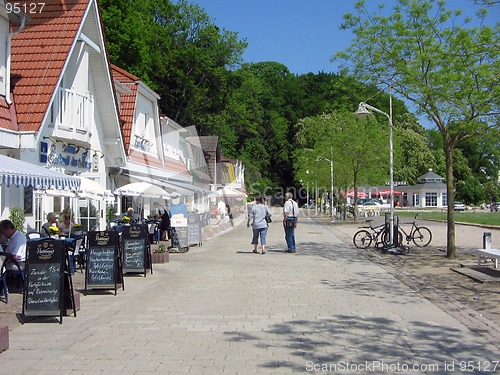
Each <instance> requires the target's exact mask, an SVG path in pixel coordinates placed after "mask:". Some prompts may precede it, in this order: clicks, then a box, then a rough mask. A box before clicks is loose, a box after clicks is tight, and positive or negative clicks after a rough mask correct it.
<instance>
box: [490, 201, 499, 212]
mask: <svg viewBox="0 0 500 375" xmlns="http://www.w3.org/2000/svg"><path fill="white" fill-rule="evenodd" d="M490 211H491V212H498V211H500V202H495V203H492V204H491V205H490Z"/></svg>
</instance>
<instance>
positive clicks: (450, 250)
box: [444, 139, 457, 259]
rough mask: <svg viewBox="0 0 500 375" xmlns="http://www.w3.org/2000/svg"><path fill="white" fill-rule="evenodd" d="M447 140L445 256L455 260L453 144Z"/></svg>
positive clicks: (445, 150) (445, 149)
mask: <svg viewBox="0 0 500 375" xmlns="http://www.w3.org/2000/svg"><path fill="white" fill-rule="evenodd" d="M450 143H451V141H450V140H449V139H445V146H444V153H445V158H446V191H447V194H448V215H447V219H448V220H447V221H448V231H447V247H446V256H447V257H448V258H451V259H453V258H456V257H457V253H456V247H455V211H454V207H453V205H454V204H453V203H454V202H455V181H454V179H453V144H450Z"/></svg>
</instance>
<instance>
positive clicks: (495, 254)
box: [477, 249, 500, 268]
mask: <svg viewBox="0 0 500 375" xmlns="http://www.w3.org/2000/svg"><path fill="white" fill-rule="evenodd" d="M477 251H478V252H479V253H478V254H477V265H478V267H481V259H482V258H484V259H488V258H493V259H495V268H498V259H500V250H499V249H477Z"/></svg>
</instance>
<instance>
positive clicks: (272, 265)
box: [0, 218, 499, 375]
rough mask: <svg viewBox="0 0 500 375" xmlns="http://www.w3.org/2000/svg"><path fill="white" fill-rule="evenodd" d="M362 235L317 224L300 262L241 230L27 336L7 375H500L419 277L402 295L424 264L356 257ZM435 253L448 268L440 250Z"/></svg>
mask: <svg viewBox="0 0 500 375" xmlns="http://www.w3.org/2000/svg"><path fill="white" fill-rule="evenodd" d="M355 229H356V228H355V226H354V225H353V226H350V227H349V226H347V225H346V226H344V225H332V224H330V223H321V222H319V221H317V220H310V221H309V220H307V218H304V219H303V220H302V221H301V223H300V224H299V227H298V229H297V242H298V244H297V245H298V254H297V255H292V254H286V253H284V252H283V249H284V239H283V229H282V228H281V225H280V223H279V222H276V221H275V222H273V223H272V224H271V227H270V231H269V235H268V243H269V248H268V253H267V254H266V255H261V254H258V255H257V254H253V253H252V252H251V245H250V244H249V242H250V230H249V229H247V228H246V227H245V226H244V225H239V226H238V227H235V228H233V229H232V230H230V231H229V232H226V233H225V234H223V235H221V236H219V237H217V238H215V239H212V240H210V241H208V242H206V243H204V244H203V246H201V247H193V248H192V249H191V250H190V251H189V252H188V253H187V254H171V262H170V263H166V264H160V265H156V266H155V268H154V274H153V275H150V274H148V275H147V277H142V276H133V275H127V276H126V277H125V290H124V291H122V290H119V291H118V294H117V295H116V296H114V295H112V294H110V293H105V292H98V293H90V294H87V295H84V296H82V302H81V306H82V307H81V310H80V311H79V312H78V316H77V317H76V318H74V317H67V318H65V319H64V322H63V324H61V325H60V324H58V323H56V322H50V323H48V322H45V323H26V324H24V325H22V326H18V325H16V326H15V327H14V328H13V329H12V330H11V332H10V342H11V347H10V349H9V350H7V351H6V352H4V353H1V354H0V364H1V367H0V373H6V374H45V373H47V374H148V373H151V374H153V373H154V374H245V375H246V374H249V375H251V374H291V373H311V372H318V371H320V372H321V373H346V374H359V373H383V372H386V373H412V374H424V373H429V374H430V373H432V374H448V373H459V372H460V370H461V368H462V366H464V365H465V363H464V362H463V361H474V362H473V365H472V366H474V369H473V371H470V372H469V373H491V371H490V372H488V371H486V372H485V371H479V366H481V367H482V369H484V367H485V366H487V364H488V361H490V363H492V362H491V361H495V360H496V361H498V359H499V358H498V352H499V351H498V347H497V346H495V345H498V342H494V341H495V338H494V336H492V334H491V331H492V330H489V329H477V330H476V329H472V330H471V329H470V328H469V326H470V323H468V322H466V321H465V320H466V319H464V318H463V317H461V316H459V315H457V314H454V313H447V311H448V308H447V307H446V305H445V306H444V307H443V306H441V305H440V304H436V303H434V301H432V303H431V302H429V300H428V299H427V298H424V297H427V296H425V293H423V291H425V288H423V287H422V288H421V290H419V291H417V292H416V291H415V289H414V288H415V284H416V283H415V282H413V281H412V277H413V274H412V273H410V274H409V275H408V276H405V277H407V279H405V281H404V282H401V281H402V280H403V279H404V277H402V276H401V275H396V274H397V272H395V270H396V269H400V270H401V272H399V273H400V274H405V273H407V271H408V269H411V268H412V267H411V266H409V265H408V264H409V263H410V260H412V259H415V262H413V263H414V264H417V265H418V264H421V263H419V262H417V261H416V260H417V258H420V255H417V254H413V255H408V256H388V255H385V254H378V253H377V252H376V251H365V252H361V251H359V250H355V249H354V248H353V246H351V245H350V244H349V241H348V239H349V231H350V230H355ZM436 237H438V236H436ZM344 241H345V242H344ZM436 241H437V240H436ZM432 251H435V252H436V254H438V255H439V257H441V255H442V253H440V252H439V251H440V250H439V246H437V247H436V248H435V249H434V250H432ZM437 258H438V256H436V259H437ZM396 262H401V264H402V265H401V266H399V265H398V263H396ZM423 263H426V262H423ZM422 266H423V265H422ZM426 266H427V264H426ZM415 268H419V269H420V270H423V271H425V272H423V271H421V273H420V274H423V275H424V276H422V277H417V276H415V278H416V279H422V280H427V279H433V278H432V277H430V276H428V275H427V273H428V272H427V271H428V270H427V269H425V268H420V266H418V267H415ZM429 272H430V274H431V275H434V274H435V272H434V271H433V270H432V269H431V270H429ZM444 273H445V272H444V271H443V275H444ZM450 275H453V274H450ZM396 276H397V277H396ZM453 276H454V275H453ZM443 277H444V276H443ZM460 277H462V276H460ZM461 280H465V279H461ZM467 282H468V281H467ZM464 283H465V281H464ZM430 288H431V289H434V286H431V287H430ZM434 291H435V290H434ZM435 292H436V293H437V295H438V296H440V293H441V292H440V291H435ZM484 298H485V297H483V296H481V297H480V299H479V301H480V302H481V301H482V300H483V299H484ZM439 299H440V297H439V298H437V300H439ZM430 300H432V298H431V299H430ZM9 302H10V301H9ZM439 303H442V302H439ZM450 303H452V302H450ZM481 303H482V302H481ZM9 304H10V303H9ZM2 307H3V306H2ZM463 310H464V311H467V310H465V309H463ZM474 311H476V310H474ZM465 315H466V316H470V315H467V314H465ZM472 321H473V322H477V320H476V319H473V320H472ZM485 321H487V322H490V323H491V325H492V326H493V320H491V319H489V318H487V319H485ZM492 342H493V343H492ZM398 364H399V366H400V368H401V369H402V370H401V371H399V370H396V367H395V366H397V365H398ZM384 365H385V366H387V367H385V368H384V367H380V366H384ZM325 366H326V367H325ZM340 366H344V367H343V369H342V370H340ZM430 366H433V367H430ZM446 366H447V367H446ZM452 366H454V368H455V371H451V368H452ZM490 366H491V364H490ZM325 369H328V370H330V371H329V372H326V371H325ZM489 369H490V370H491V369H492V367H490V368H489ZM344 370H345V371H344ZM497 371H498V370H497Z"/></svg>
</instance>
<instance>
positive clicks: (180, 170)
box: [165, 157, 191, 176]
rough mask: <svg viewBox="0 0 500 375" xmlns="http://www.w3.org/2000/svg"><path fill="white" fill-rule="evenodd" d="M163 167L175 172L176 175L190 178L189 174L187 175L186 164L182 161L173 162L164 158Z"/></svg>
mask: <svg viewBox="0 0 500 375" xmlns="http://www.w3.org/2000/svg"><path fill="white" fill-rule="evenodd" d="M165 167H166V169H167V170H169V171H171V172H176V173H177V174H184V175H187V176H190V175H191V173H189V171H188V169H187V167H186V164H184V162H183V161H182V160H175V159H171V158H168V157H166V158H165Z"/></svg>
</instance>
